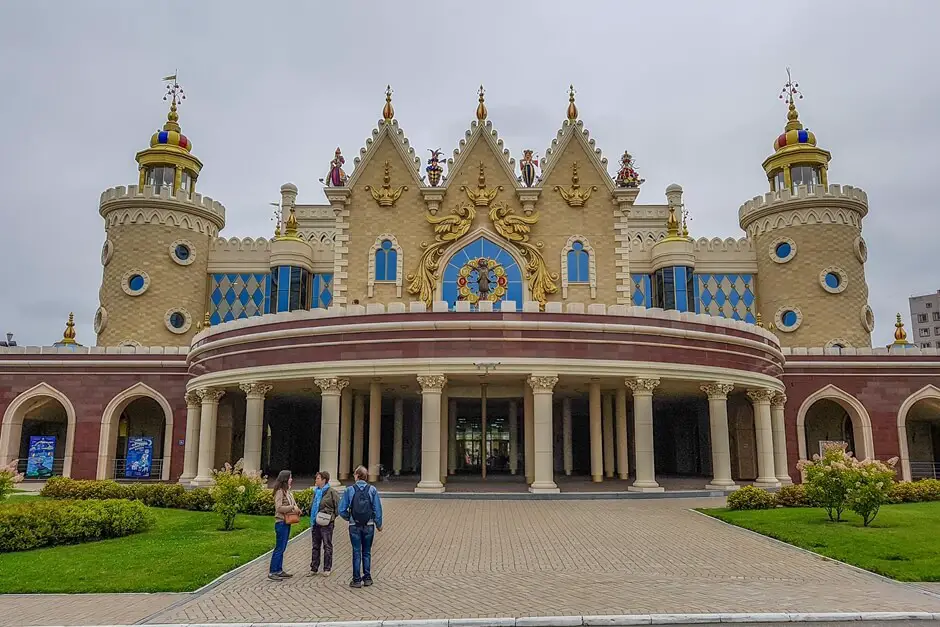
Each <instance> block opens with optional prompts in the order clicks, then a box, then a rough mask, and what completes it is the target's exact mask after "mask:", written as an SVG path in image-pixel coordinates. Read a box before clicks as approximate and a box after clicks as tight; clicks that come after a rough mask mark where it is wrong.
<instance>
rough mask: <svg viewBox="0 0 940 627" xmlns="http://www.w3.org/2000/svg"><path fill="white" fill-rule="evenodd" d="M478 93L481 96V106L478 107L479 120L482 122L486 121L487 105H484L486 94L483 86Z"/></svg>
mask: <svg viewBox="0 0 940 627" xmlns="http://www.w3.org/2000/svg"><path fill="white" fill-rule="evenodd" d="M478 93H479V95H480V104H478V105H477V119H478V120H479V121H481V122H482V121H484V120H485V119H486V105H485V104H483V94H485V93H486V92H485V91H484V90H483V85H480V91H479V92H478Z"/></svg>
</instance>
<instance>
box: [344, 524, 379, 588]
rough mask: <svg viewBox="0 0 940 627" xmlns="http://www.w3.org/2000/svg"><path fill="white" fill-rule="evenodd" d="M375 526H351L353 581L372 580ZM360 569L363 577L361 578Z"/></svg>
mask: <svg viewBox="0 0 940 627" xmlns="http://www.w3.org/2000/svg"><path fill="white" fill-rule="evenodd" d="M374 538H375V526H374V525H366V526H365V527H360V526H359V525H349V541H350V542H351V543H352V558H353V568H352V571H353V576H352V578H353V581H362V580H363V579H372V540H373V539H374ZM360 567H361V572H362V576H361V577H360V574H359V573H360Z"/></svg>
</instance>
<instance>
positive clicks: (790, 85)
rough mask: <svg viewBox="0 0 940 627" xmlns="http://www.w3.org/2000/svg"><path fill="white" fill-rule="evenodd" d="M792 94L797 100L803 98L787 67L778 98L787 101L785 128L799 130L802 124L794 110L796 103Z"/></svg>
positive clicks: (798, 85)
mask: <svg viewBox="0 0 940 627" xmlns="http://www.w3.org/2000/svg"><path fill="white" fill-rule="evenodd" d="M794 96H795V97H796V98H795V99H797V100H802V99H803V93H802V92H801V91H800V84H799V83H796V82H794V81H793V78H792V76H791V75H790V68H787V82H786V84H785V85H784V86H783V89H782V90H780V99H781V100H786V101H787V108H788V109H789V111H788V112H787V126H786V130H788V131H799V130H802V129H803V124H802V123H801V122H800V114H799V113H798V112H797V110H796V104H794Z"/></svg>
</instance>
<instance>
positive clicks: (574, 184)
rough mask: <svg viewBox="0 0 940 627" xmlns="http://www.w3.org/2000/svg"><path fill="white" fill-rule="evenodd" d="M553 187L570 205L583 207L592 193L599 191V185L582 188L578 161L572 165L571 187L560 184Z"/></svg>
mask: <svg viewBox="0 0 940 627" xmlns="http://www.w3.org/2000/svg"><path fill="white" fill-rule="evenodd" d="M552 189H553V190H554V191H556V192H558V193H559V194H561V197H562V199H563V200H564V201H565V202H566V203H568V206H569V207H583V206H584V203H585V202H587V199H588V198H590V197H591V194H592V193H593V192H596V191H597V185H591V186H589V187H586V188H584V189H581V177H580V176H578V162H577V161H575V162H574V163H573V164H572V165H571V187H569V188H568V189H565V188H564V187H561V186H560V185H556V186H555V187H553V188H552Z"/></svg>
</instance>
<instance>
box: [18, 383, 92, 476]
mask: <svg viewBox="0 0 940 627" xmlns="http://www.w3.org/2000/svg"><path fill="white" fill-rule="evenodd" d="M48 399H52V400H55V401H57V402H58V403H59V404H60V405H61V406H62V407H63V408H64V409H65V417H66V420H67V427H66V431H65V458H64V459H63V463H62V475H63V476H65V477H71V476H72V453H73V450H74V447H75V422H76V420H75V407H74V406H73V405H72V402H71V401H70V400H69V398H68V397H67V396H66V395H65V394H63V393H62V392H60V391H59V390H57V389H55V388H54V387H52V386H51V385H49V384H48V383H46V382H42V383H39V384H37V385H34V386H33V387H31V388H29V389H28V390H26V391H25V392H22V393H21V394H19V395H18V396H17V397H16V398H14V399H13V402H11V403H10V405H9V406H8V407H7V409H6V411H5V412H4V413H3V423H2V424H0V466H6V465H7V464H9V463H10V462H12V461H13V460H14V459H17V458H18V457H19V448H20V438H21V437H22V434H23V418H24V417H25V415H26V413H27V412H28V411H29V410H31V409H36V408H38V407H41V406H42V405H44V404H45V402H46V400H48ZM30 401H34V402H32V403H31V402H30ZM36 401H38V402H36Z"/></svg>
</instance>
